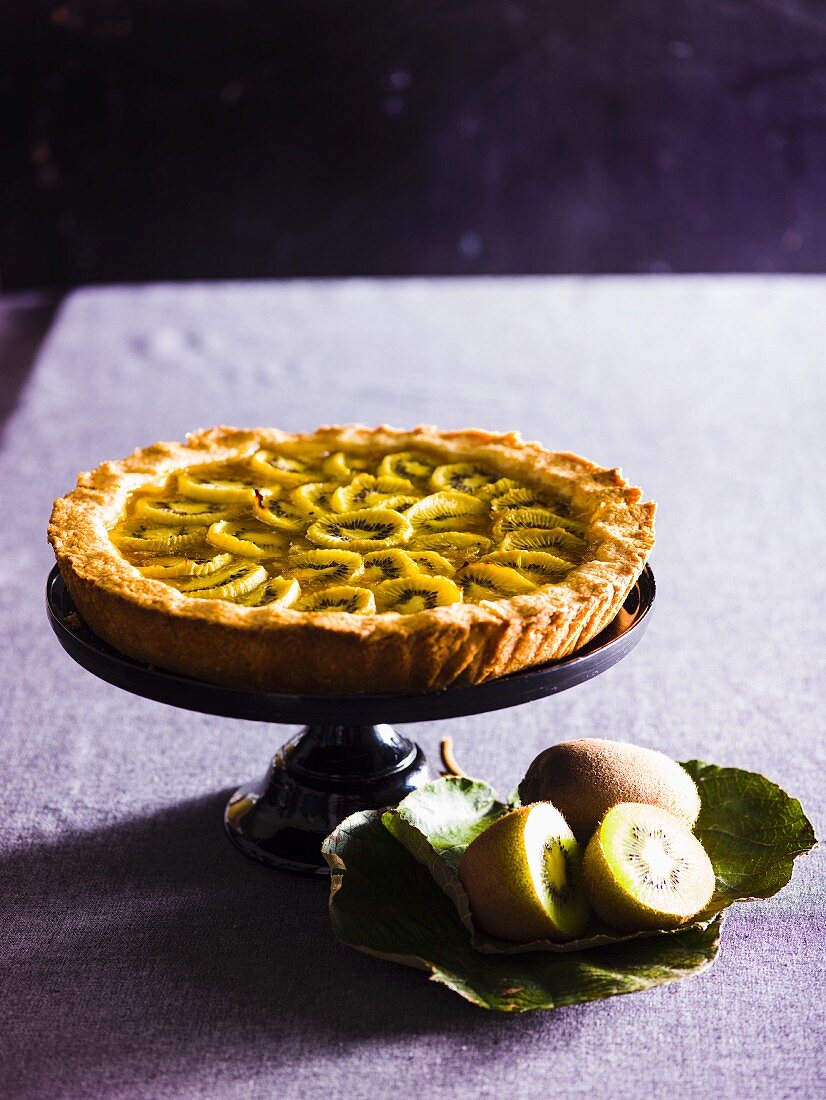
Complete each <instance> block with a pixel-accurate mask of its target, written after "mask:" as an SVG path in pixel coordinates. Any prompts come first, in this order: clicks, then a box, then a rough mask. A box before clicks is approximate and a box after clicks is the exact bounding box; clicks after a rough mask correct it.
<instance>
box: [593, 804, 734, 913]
mask: <svg viewBox="0 0 826 1100" xmlns="http://www.w3.org/2000/svg"><path fill="white" fill-rule="evenodd" d="M584 869H585V884H586V887H587V890H588V897H589V898H590V900H591V904H592V905H593V907H594V909H596V911H597V913H599V915H600V916H601V917H602V919H603V920H605V921H607V922H608V924H612V925H614V927H615V928H621V929H624V930H626V931H631V932H637V931H643V930H645V929H649V928H678V927H679V926H680V925H681V924H685V923H686V922H687V921H689V920H691V918H692V917H694V916H696V915H697V914H698V913H699V912H700V911H701V910H703V909H704V908H705V907H706V905H708V903H709V901H710V900H711V895H712V894H713V893H714V868H713V867H712V866H711V860H710V859H709V858H708V855H707V854H706V850H705V848H703V846H702V844H701V843H700V841H699V840H698V839H697V837H696V836H695V835H694V834H693V833H692V831H691V830H690V829H689V828H688V826H687V825H685V824H684V823H683V822H682V821H680V820H679V819H678V818H676V817H674V815H673V814H670V813H669V812H668V811H667V810H663V809H662V808H661V807H659V806H649V805H646V804H644V803H642V802H620V803H619V804H618V805H617V806H614V807H612V809H610V810H609V811H608V813H607V814H606V815H605V817H604V818H603V819H602V821H601V822H600V824H599V827H598V828H597V830H596V832H595V833H594V835H593V836H592V837H591V839H590V841H589V843H588V847H587V848H586V850H585V859H584Z"/></svg>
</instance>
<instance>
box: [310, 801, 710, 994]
mask: <svg viewBox="0 0 826 1100" xmlns="http://www.w3.org/2000/svg"><path fill="white" fill-rule="evenodd" d="M322 850H323V852H324V854H325V856H326V858H327V862H328V863H329V865H330V869H331V871H332V885H331V892H330V917H331V920H332V924H333V929H334V931H335V934H336V935H337V936H338V938H339V939H340V940H342V941H343V942H344V943H347V944H349V945H350V946H351V947H355V948H357V949H358V950H359V951H364V952H366V953H367V954H370V955H379V956H380V957H381V958H385V959H391V960H392V961H394V962H399V963H404V964H405V965H407V966H416V967H420V968H421V969H423V970H427V971H428V972H429V973H430V975H431V977H432V978H433V980H434V981H437V982H441V983H442V984H444V985H446V986H448V987H449V988H450V989H453V990H454V991H455V992H456V993H459V994H460V995H461V996H462V997H465V998H466V999H467V1000H469V1001H472V1002H473V1003H474V1004H477V1005H480V1006H482V1007H483V1008H492V1009H498V1010H499V1011H500V1012H527V1011H529V1010H531V1009H537V1008H548V1009H550V1008H559V1007H561V1006H562V1005H569V1004H577V1003H579V1002H581V1001H594V1000H600V999H601V998H603V997H611V996H614V995H616V994H619V993H634V992H636V991H638V990H641V989H650V988H651V987H653V986H656V985H663V984H664V983H666V982H673V981H676V980H678V979H679V978H684V977H687V976H688V975H690V974H696V973H699V971H701V970H703V969H705V967H707V966H710V965H711V963H712V961H713V960H714V957H715V955H716V954H717V947H718V944H719V935H720V922H721V920H722V918H717V920H715V921H714V922H713V923H712V924H710V925H709V927H708V928H705V929H691V930H689V931H687V932H681V933H679V934H678V935H674V936H657V937H654V938H652V939H647V940H637V941H634V942H633V943H623V944H618V945H614V946H611V947H600V948H595V949H592V950H590V951H579V952H576V953H573V954H568V955H554V954H542V953H539V952H536V953H533V954H529V955H517V956H513V955H499V956H497V955H483V954H481V953H480V952H478V951H475V950H474V949H473V947H472V946H471V942H470V935H469V933H468V931H467V929H466V928H465V927H464V925H463V924H462V922H461V921H460V920H459V917H458V914H457V912H456V909H455V908H454V906H453V903H452V902H451V901H450V899H449V898H448V897H447V895H446V894H445V893H444V892H443V891H442V890H440V889H439V887H438V886H437V884H436V883H435V881H434V880H433V878H432V876H431V875H430V873H429V872H428V870H427V868H426V867H424V865H423V864H421V863H418V862H417V861H416V860H415V859H414V858H413V856H412V855H411V854H410V853H409V852H408V851H407V850H406V849H405V848H404V847H402V845H400V844H399V843H398V842H397V841H396V840H395V839H394V838H393V837H392V836H391V835H390V833H389V832H388V831H387V830H386V829H385V828H384V827H383V825H382V823H381V817H380V815H379V814H378V813H377V812H376V811H367V812H362V813H357V814H353V815H352V816H351V817H348V818H347V820H346V821H344V822H342V824H341V825H339V827H338V828H337V829H336V830H335V832H333V833H332V834H331V835H330V836H329V837H328V838H327V839H326V840H325V842H324V846H323V849H322Z"/></svg>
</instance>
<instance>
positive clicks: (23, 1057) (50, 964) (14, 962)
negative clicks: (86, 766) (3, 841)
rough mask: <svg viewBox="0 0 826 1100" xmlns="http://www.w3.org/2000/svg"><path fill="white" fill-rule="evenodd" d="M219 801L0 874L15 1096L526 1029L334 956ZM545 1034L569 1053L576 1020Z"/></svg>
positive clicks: (322, 927)
mask: <svg viewBox="0 0 826 1100" xmlns="http://www.w3.org/2000/svg"><path fill="white" fill-rule="evenodd" d="M229 793H230V792H229V791H224V792H221V793H219V794H213V795H210V796H208V797H206V798H202V799H198V800H196V801H192V802H188V803H184V804H183V805H180V806H177V807H174V808H170V809H165V810H163V811H161V812H159V813H156V814H153V815H151V816H148V817H142V818H137V819H133V820H127V821H119V822H116V823H114V824H112V825H107V826H105V827H102V828H100V829H99V830H97V831H93V832H86V833H82V834H75V835H69V836H65V837H63V838H61V839H58V840H56V841H55V842H54V843H37V844H35V845H33V846H31V847H29V848H26V849H22V850H19V851H18V852H15V853H12V854H11V855H8V856H6V857H5V858H4V859H2V860H0V884H2V900H0V943H2V942H5V947H3V949H2V950H0V973H3V974H4V985H5V987H6V989H5V994H4V997H3V1004H4V1008H2V1009H0V1018H2V1016H3V1015H6V1016H7V1017H8V1018H7V1020H6V1021H5V1022H4V1024H3V1026H2V1036H3V1039H2V1041H4V1042H6V1043H8V1044H9V1045H10V1052H9V1054H8V1055H7V1057H8V1059H9V1060H8V1061H7V1064H13V1065H16V1066H18V1067H19V1076H17V1075H16V1076H17V1079H18V1081H19V1082H20V1087H19V1088H18V1089H17V1091H16V1095H18V1096H24V1095H43V1094H44V1090H45V1091H48V1092H49V1094H50V1095H52V1096H56V1095H62V1094H63V1092H64V1090H65V1092H66V1095H71V1094H72V1093H75V1094H77V1093H80V1094H83V1095H85V1094H86V1090H88V1089H91V1088H92V1086H93V1085H94V1083H98V1084H99V1085H101V1084H103V1085H105V1083H106V1082H109V1084H110V1086H112V1085H114V1083H115V1082H118V1083H121V1084H122V1083H123V1081H124V1080H127V1081H130V1082H131V1083H132V1084H133V1085H136V1086H138V1087H140V1086H141V1085H148V1084H149V1082H150V1081H159V1080H163V1079H167V1080H168V1079H169V1078H171V1077H173V1078H178V1077H181V1076H183V1077H184V1078H187V1077H189V1076H191V1075H197V1076H198V1077H199V1078H200V1079H201V1081H202V1083H203V1078H204V1077H205V1076H206V1078H207V1080H209V1077H210V1070H209V1064H210V1062H211V1061H214V1062H215V1063H216V1072H217V1066H218V1064H220V1066H222V1067H223V1073H226V1072H227V1068H228V1063H229V1065H230V1066H231V1065H232V1064H233V1063H237V1064H238V1066H239V1067H242V1066H249V1064H250V1062H251V1061H253V1062H255V1063H260V1062H261V1061H262V1060H263V1061H267V1062H269V1061H276V1062H278V1063H280V1064H282V1065H288V1064H289V1062H290V1061H292V1060H294V1059H300V1058H301V1057H302V1049H304V1050H305V1052H307V1053H309V1050H310V1049H313V1050H315V1051H316V1053H319V1051H318V1050H316V1048H317V1047H318V1046H319V1045H323V1046H324V1047H326V1048H329V1051H330V1057H334V1050H335V1047H336V1045H337V1044H343V1045H344V1046H346V1047H347V1049H348V1050H352V1047H353V1044H358V1043H360V1042H361V1043H365V1044H370V1045H371V1046H372V1041H376V1042H379V1043H380V1042H381V1039H382V1036H385V1037H389V1036H392V1035H396V1036H397V1035H400V1034H401V1035H405V1034H406V1035H410V1036H411V1037H412V1036H416V1035H419V1036H422V1035H425V1036H426V1035H427V1034H428V1033H432V1032H434V1031H439V1032H440V1033H443V1034H444V1033H450V1032H451V1031H455V1033H456V1037H457V1043H458V1042H459V1041H463V1042H466V1041H470V1042H473V1037H474V1035H477V1034H478V1033H479V1032H480V1031H481V1032H487V1033H490V1032H491V1031H494V1032H496V1031H498V1030H500V1029H501V1028H503V1027H507V1028H510V1029H513V1028H514V1027H516V1028H517V1029H521V1028H524V1027H527V1026H531V1025H529V1024H528V1018H527V1017H525V1018H522V1019H520V1020H516V1019H514V1018H512V1017H511V1018H507V1019H505V1018H503V1017H498V1016H495V1015H492V1014H489V1013H486V1012H485V1011H483V1010H481V1009H478V1008H475V1007H474V1006H472V1005H469V1004H467V1003H466V1002H464V1001H462V1000H461V999H460V998H458V997H456V996H455V995H454V994H452V993H450V992H448V991H447V990H445V989H443V988H437V987H434V986H433V985H432V984H430V983H428V981H427V979H426V977H425V975H424V974H423V973H421V972H417V971H414V970H410V969H406V968H404V967H399V966H394V965H393V964H391V963H387V962H384V961H382V960H378V959H373V958H369V957H367V956H364V955H361V954H359V953H357V952H353V951H351V950H349V949H347V948H345V947H343V946H342V945H340V944H339V943H337V941H336V940H335V939H334V937H333V934H332V931H331V928H330V925H329V921H328V918H327V913H326V901H327V890H328V883H327V881H326V880H324V879H306V878H302V877H296V876H291V875H284V874H279V873H277V872H273V871H270V870H268V869H266V868H264V867H261V866H258V865H257V864H254V863H252V862H251V861H249V860H247V859H246V858H245V857H244V856H242V855H241V854H240V853H238V852H236V851H235V850H234V849H233V848H232V847H231V845H230V844H229V842H228V840H227V839H226V837H225V836H224V833H223V829H222V824H221V814H222V810H223V807H224V804H225V802H226V799H227V797H228V795H229ZM4 956H5V958H4ZM553 1019H554V1021H555V1022H554V1024H553V1026H549V1025H550V1022H551V1018H550V1017H547V1016H546V1017H545V1023H544V1025H543V1031H544V1033H545V1035H546V1036H547V1040H546V1041H549V1043H550V1045H551V1046H553V1045H554V1043H555V1041H558V1042H560V1043H564V1042H567V1041H569V1039H570V1035H571V1029H572V1028H576V1027H577V1024H576V1021H575V1017H574V1015H573V1014H572V1013H570V1012H565V1013H560V1014H554V1017H553ZM556 1021H558V1023H557V1022H556ZM538 1024H539V1018H538V1017H535V1018H534V1024H533V1027H534V1028H535V1027H536V1026H537V1025H538ZM554 1035H556V1040H555V1039H554ZM566 1036H567V1038H566ZM370 1056H375V1050H373V1054H372V1055H370ZM367 1057H368V1051H367V1050H365V1058H367ZM28 1090H31V1091H28ZM103 1091H104V1092H106V1088H104V1090H103Z"/></svg>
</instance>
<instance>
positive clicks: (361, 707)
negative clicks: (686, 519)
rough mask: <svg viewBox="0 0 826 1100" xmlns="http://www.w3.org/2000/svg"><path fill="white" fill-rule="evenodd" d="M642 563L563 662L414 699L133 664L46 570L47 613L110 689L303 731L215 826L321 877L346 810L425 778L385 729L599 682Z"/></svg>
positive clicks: (631, 640)
mask: <svg viewBox="0 0 826 1100" xmlns="http://www.w3.org/2000/svg"><path fill="white" fill-rule="evenodd" d="M654 595H655V586H654V574H653V573H652V572H651V569H650V568H648V567H646V568H645V570H644V572H643V573H642V575H641V576H640V579H639V581H638V582H637V584H636V585H635V587H634V588H633V589H632V591H631V594H630V595H629V597H628V599H627V600H626V601H625V604H624V606H623V608H622V610H621V611H620V613H619V614H618V615H617V617H616V618H615V619H614V621H613V622H612V623H611V624H610V626H608V627H606V629H605V630H603V631H602V633H601V634H599V635H598V636H597V637H596V638H594V639H593V641H591V642H589V643H588V645H587V646H585V647H583V648H582V649H580V650H577V652H576V653H574V654H573V655H572V656H570V657H566V658H565V659H564V660H562V661H555V662H553V663H551V664H546V665H541V666H539V667H538V668H531V669H526V670H525V671H524V672H516V673H513V674H512V675H510V676H503V677H500V678H499V679H497V680H489V681H488V682H487V683H483V684H475V685H473V686H471V687H457V688H450V689H448V690H447V691H440V692H434V693H430V694H419V695H282V694H278V693H276V692H267V691H242V690H239V689H235V688H226V687H219V686H217V685H216V684H208V683H206V682H205V681H202V680H194V679H191V678H190V677H187V676H179V675H177V674H176V673H172V672H164V671H163V670H162V669H158V668H155V667H153V666H151V665H145V664H142V663H141V662H139V661H134V660H132V658H130V657H125V656H124V655H123V654H122V653H118V652H117V650H114V649H112V648H111V646H109V645H107V644H106V643H105V642H103V641H102V640H101V639H100V638H98V637H97V635H95V634H93V633H92V631H91V630H90V629H89V628H88V627H87V626H86V624H85V623H84V622H83V620H82V619H81V618H80V616H79V615H78V613H77V610H76V608H75V605H74V603H73V601H72V598H71V596H70V595H69V593H68V591H67V589H66V586H65V585H64V583H63V579H62V578H61V576H60V573H59V572H58V570H57V567H55V568H54V569H53V570H52V572H51V573H50V574H49V579H48V581H47V584H46V605H47V610H48V615H49V621H50V623H51V625H52V629H53V630H54V632H55V634H56V635H57V637H58V640H59V642H60V644H61V645H62V646H63V648H64V649H65V650H66V652H67V653H68V654H69V656H70V657H72V658H73V659H74V660H75V661H77V663H78V664H79V665H82V666H83V668H85V669H87V670H88V671H89V672H92V673H94V675H95V676H98V677H100V679H102V680H106V681H107V682H108V683H110V684H114V685H115V686H116V687H120V688H124V689H125V690H126V691H131V692H132V693H133V694H135V695H143V696H145V697H146V698H147V699H155V700H157V701H158V702H160V703H169V704H170V705H171V706H174V707H182V708H183V709H184V710H195V711H201V712H203V713H205V714H219V715H223V716H225V717H229V718H251V719H254V720H256V721H259V722H275V723H283V724H287V725H297V724H300V723H307V724H306V725H305V726H304V728H303V729H302V730H301V731H300V732H299V733H298V734H297V735H296V736H295V737H293V738H292V739H291V740H289V741H287V743H286V744H284V745H282V746H281V748H280V749H279V750H278V751H277V752H276V754H275V757H274V759H273V761H272V763H271V764H270V767H269V769H268V770H267V773H266V775H264V777H263V778H262V779H261V780H259V781H258V782H253V783H247V784H245V785H244V786H243V787H240V788H239V789H238V790H237V791H236V792H235V794H234V795H233V796H232V798H230V800H229V803H228V804H227V808H226V812H225V814H224V823H225V825H226V829H227V832H228V834H229V836H230V839H231V840H232V841H233V843H235V844H236V845H237V846H238V847H239V848H240V849H241V850H242V851H243V852H245V853H246V854H247V855H248V856H252V857H253V858H254V859H257V860H260V861H261V862H262V863H266V864H268V865H269V866H272V867H278V868H280V869H281V870H286V871H298V872H303V873H305V874H306V873H309V874H324V873H326V867H325V865H324V860H323V858H322V856H321V852H320V847H321V841H322V840H323V839H324V837H325V836H326V835H327V834H328V833H329V832H331V831H332V830H333V829H334V828H335V826H336V825H338V823H339V822H340V821H343V820H344V818H345V817H347V816H348V815H349V814H351V813H354V812H355V811H356V810H365V809H375V808H378V807H381V806H392V805H395V804H396V803H397V802H398V801H399V800H400V799H402V798H404V796H405V795H406V794H408V793H409V792H410V791H411V790H413V789H414V788H415V787H418V786H420V785H421V784H422V783H425V782H427V780H428V779H429V778H430V775H429V773H428V770H427V764H426V763H425V758H424V753H423V752H422V750H421V749H420V748H419V746H418V745H416V744H415V742H413V741H409V740H408V739H407V738H406V737H402V736H401V734H399V733H397V731H396V730H395V729H393V727H392V726H391V725H388V724H387V723H389V722H399V723H407V722H427V721H432V720H433V719H439V718H456V717H459V716H461V715H465V714H480V713H483V712H486V711H491V710H502V709H503V708H505V707H514V706H518V705H519V704H521V703H530V702H532V701H533V700H534V699H541V698H542V697H543V696H545V695H553V694H555V693H556V692H558V691H564V690H565V689H566V688H571V687H574V686H575V685H576V684H581V683H582V682H583V681H585V680H590V679H592V678H593V677H594V676H599V674H600V673H601V672H605V671H606V669H609V668H610V667H611V666H612V665H615V664H616V663H617V661H621V660H622V658H623V657H625V656H626V655H627V654H628V653H630V652H631V650H632V649H633V648H634V646H635V645H636V644H637V643H638V642H639V640H640V638H641V637H642V635H643V632H644V630H645V628H646V626H647V625H648V619H649V615H650V611H651V607H652V604H653V602H654Z"/></svg>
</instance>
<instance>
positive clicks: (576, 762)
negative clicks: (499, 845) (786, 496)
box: [519, 738, 700, 844]
mask: <svg viewBox="0 0 826 1100" xmlns="http://www.w3.org/2000/svg"><path fill="white" fill-rule="evenodd" d="M519 796H520V799H521V801H522V804H523V805H527V804H528V803H530V802H546V801H547V802H552V803H553V804H554V806H556V807H557V809H558V810H559V812H560V813H561V814H562V815H563V817H564V818H565V820H566V821H567V822H568V824H569V825H570V826H571V828H572V829H573V831H574V835H575V836H576V838H577V840H578V841H579V842H580V844H585V843H587V841H588V838H589V837H590V836H591V834H592V833H593V831H594V829H595V828H596V827H597V824H598V822H600V821H601V820H602V818H603V817H604V816H605V814H606V813H607V812H608V810H610V809H611V807H612V806H616V805H617V803H619V802H645V803H647V804H649V805H652V806H661V807H662V808H663V809H664V810H668V811H669V813H672V814H674V816H675V817H678V818H680V820H682V821H684V822H685V824H686V825H687V826H689V828H691V827H692V826H693V825H694V822H695V821H696V820H697V815H698V814H699V812H700V796H699V794H698V793H697V787H696V785H695V783H694V780H693V779H692V778H691V776H690V775H689V774H688V772H687V771H686V770H685V769H684V768H682V767H680V765H679V764H678V763H677V762H676V761H674V760H672V759H671V758H670V757H668V756H665V755H664V754H663V753H661V752H656V751H654V750H653V749H644V748H641V747H640V746H639V745H628V744H625V743H624V742H622V741H607V740H601V739H598V738H583V739H582V740H580V741H563V742H562V743H561V744H559V745H552V746H551V747H550V748H549V749H545V751H544V752H541V753H540V754H539V756H537V757H536V759H535V760H534V761H533V763H532V764H531V766H530V767H529V768H528V771H527V773H526V774H525V778H524V779H523V780H522V782H521V783H520V784H519Z"/></svg>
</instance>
